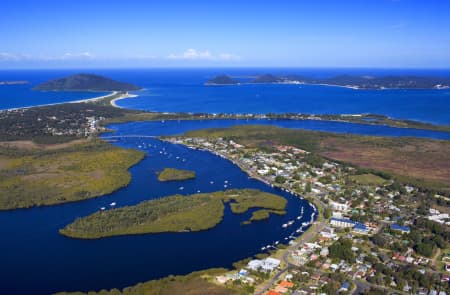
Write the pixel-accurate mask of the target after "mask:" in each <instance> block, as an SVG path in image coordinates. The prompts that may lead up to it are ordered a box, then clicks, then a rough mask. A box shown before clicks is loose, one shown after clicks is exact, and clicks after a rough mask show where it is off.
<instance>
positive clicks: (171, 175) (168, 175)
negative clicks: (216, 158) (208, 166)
mask: <svg viewBox="0 0 450 295" xmlns="http://www.w3.org/2000/svg"><path fill="white" fill-rule="evenodd" d="M193 178H195V171H190V170H180V169H175V168H165V169H164V170H163V171H162V172H161V173H159V175H158V180H159V181H176V180H187V179H193Z"/></svg>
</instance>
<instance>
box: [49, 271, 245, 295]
mask: <svg viewBox="0 0 450 295" xmlns="http://www.w3.org/2000/svg"><path fill="white" fill-rule="evenodd" d="M225 272H226V269H209V270H205V271H198V272H193V273H190V274H188V275H185V276H168V277H165V278H162V279H160V280H153V281H148V282H144V283H139V284H137V285H134V286H132V287H127V288H125V289H123V290H121V291H120V290H118V289H112V290H101V291H99V292H89V293H82V292H71V293H68V292H61V293H57V294H56V295H138V294H139V295H141V294H145V295H173V294H189V295H204V294H208V295H238V294H247V293H246V292H243V291H242V290H239V288H234V289H230V288H227V287H225V286H220V285H217V284H215V283H213V282H212V281H213V280H214V279H215V276H218V275H222V274H223V273H225Z"/></svg>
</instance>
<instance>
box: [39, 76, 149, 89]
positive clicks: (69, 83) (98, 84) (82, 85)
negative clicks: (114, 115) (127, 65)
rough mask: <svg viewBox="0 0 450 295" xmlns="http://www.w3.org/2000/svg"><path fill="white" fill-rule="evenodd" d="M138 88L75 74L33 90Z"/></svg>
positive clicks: (100, 77)
mask: <svg viewBox="0 0 450 295" xmlns="http://www.w3.org/2000/svg"><path fill="white" fill-rule="evenodd" d="M139 89H141V88H140V87H138V86H136V85H133V84H130V83H124V82H119V81H114V80H111V79H109V78H105V77H102V76H98V75H92V74H76V75H71V76H69V77H65V78H61V79H55V80H50V81H47V82H44V83H42V84H39V85H37V86H36V87H34V88H33V90H44V91H56V90H59V91H133V90H139Z"/></svg>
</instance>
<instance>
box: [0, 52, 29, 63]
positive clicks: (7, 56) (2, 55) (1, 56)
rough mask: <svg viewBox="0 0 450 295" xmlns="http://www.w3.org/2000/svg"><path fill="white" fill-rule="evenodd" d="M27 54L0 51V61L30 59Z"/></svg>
mask: <svg viewBox="0 0 450 295" xmlns="http://www.w3.org/2000/svg"><path fill="white" fill-rule="evenodd" d="M30 58H31V56H30V55H28V54H13V53H9V52H0V61H19V60H26V59H30Z"/></svg>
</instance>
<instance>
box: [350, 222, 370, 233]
mask: <svg viewBox="0 0 450 295" xmlns="http://www.w3.org/2000/svg"><path fill="white" fill-rule="evenodd" d="M353 231H355V232H357V233H360V234H367V233H368V232H369V228H368V227H367V226H366V225H365V224H363V223H359V222H357V223H356V224H355V226H354V227H353Z"/></svg>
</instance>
